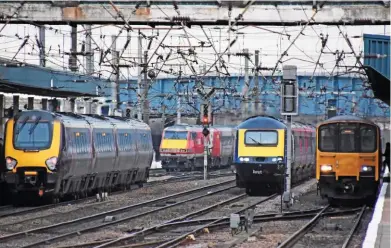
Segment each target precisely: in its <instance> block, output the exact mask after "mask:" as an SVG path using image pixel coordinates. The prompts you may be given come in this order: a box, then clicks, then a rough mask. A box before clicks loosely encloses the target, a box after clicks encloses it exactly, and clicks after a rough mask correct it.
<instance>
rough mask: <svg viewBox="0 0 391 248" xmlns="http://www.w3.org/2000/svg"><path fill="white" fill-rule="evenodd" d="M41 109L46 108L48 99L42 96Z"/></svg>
mask: <svg viewBox="0 0 391 248" xmlns="http://www.w3.org/2000/svg"><path fill="white" fill-rule="evenodd" d="M42 110H48V99H47V98H42Z"/></svg>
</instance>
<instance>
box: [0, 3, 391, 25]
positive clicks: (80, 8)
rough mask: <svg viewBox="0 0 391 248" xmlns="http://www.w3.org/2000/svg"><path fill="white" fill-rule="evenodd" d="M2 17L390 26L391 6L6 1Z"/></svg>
mask: <svg viewBox="0 0 391 248" xmlns="http://www.w3.org/2000/svg"><path fill="white" fill-rule="evenodd" d="M111 2H113V4H111ZM230 10H231V11H230ZM0 17H2V18H0V22H3V23H30V24H124V20H126V22H127V23H128V24H129V25H150V26H157V25H182V24H184V25H187V26H191V25H229V23H230V21H229V20H231V22H232V23H234V22H235V21H237V24H239V25H279V26H282V25H283V26H297V25H302V24H305V23H308V22H310V20H311V18H312V21H311V22H310V24H311V25H312V24H325V25H339V24H344V25H389V24H390V9H389V1H340V0H334V1H316V0H311V1H294V0H291V1H260V0H258V1H222V0H221V1H213V0H212V1H211V0H198V1H197V0H193V1H190V0H187V1H183V0H182V1H163V0H160V1H129V0H115V1H107V0H84V1H83V0H80V1H59V0H50V1H49V0H26V1H19V0H6V1H1V2H0Z"/></svg>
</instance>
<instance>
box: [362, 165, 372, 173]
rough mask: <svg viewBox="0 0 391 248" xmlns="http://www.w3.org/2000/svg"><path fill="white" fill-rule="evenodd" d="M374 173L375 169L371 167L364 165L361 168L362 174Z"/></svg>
mask: <svg viewBox="0 0 391 248" xmlns="http://www.w3.org/2000/svg"><path fill="white" fill-rule="evenodd" d="M371 171H373V167H372V166H369V165H363V166H361V172H371Z"/></svg>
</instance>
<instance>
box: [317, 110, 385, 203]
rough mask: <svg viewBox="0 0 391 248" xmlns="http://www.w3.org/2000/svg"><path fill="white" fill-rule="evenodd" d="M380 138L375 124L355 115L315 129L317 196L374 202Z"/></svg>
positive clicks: (379, 166) (334, 201) (379, 163)
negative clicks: (318, 194) (318, 193)
mask: <svg viewBox="0 0 391 248" xmlns="http://www.w3.org/2000/svg"><path fill="white" fill-rule="evenodd" d="M381 141H382V139H381V130H380V128H379V126H378V125H376V124H375V123H373V122H372V121H370V120H366V119H364V118H361V117H357V116H335V117H333V118H330V119H328V120H326V121H323V122H321V123H319V124H318V126H317V150H316V179H317V181H318V189H319V191H320V196H321V197H323V198H327V199H328V201H329V202H330V204H337V203H338V202H340V201H341V200H364V201H368V202H372V203H373V202H374V201H375V199H376V194H377V190H378V187H379V182H380V173H381V168H382V167H381V165H382V142H381Z"/></svg>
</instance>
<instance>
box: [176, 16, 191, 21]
mask: <svg viewBox="0 0 391 248" xmlns="http://www.w3.org/2000/svg"><path fill="white" fill-rule="evenodd" d="M172 21H173V22H190V17H188V16H174V17H172Z"/></svg>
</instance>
